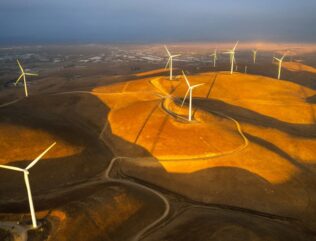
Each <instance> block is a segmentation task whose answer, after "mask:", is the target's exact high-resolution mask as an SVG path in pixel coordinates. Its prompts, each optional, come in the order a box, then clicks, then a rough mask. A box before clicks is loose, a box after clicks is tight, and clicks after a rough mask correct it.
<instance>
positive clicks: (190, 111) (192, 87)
mask: <svg viewBox="0 0 316 241" xmlns="http://www.w3.org/2000/svg"><path fill="white" fill-rule="evenodd" d="M182 74H183V77H184V79H185V82H186V83H187V86H188V90H187V92H186V94H185V96H184V99H183V101H182V104H181V107H183V104H184V102H185V100H186V98H187V96H188V94H190V100H189V116H188V120H189V121H191V120H192V90H193V89H194V88H196V87H198V86H201V85H204V83H203V84H197V85H192V86H191V84H190V82H189V80H188V78H187V76H186V75H185V73H184V71H183V70H182Z"/></svg>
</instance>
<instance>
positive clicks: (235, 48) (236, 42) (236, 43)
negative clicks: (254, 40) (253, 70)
mask: <svg viewBox="0 0 316 241" xmlns="http://www.w3.org/2000/svg"><path fill="white" fill-rule="evenodd" d="M238 43H239V41H237V42H236V44H235V46H234V48H233V51H235V49H236V47H237V45H238Z"/></svg>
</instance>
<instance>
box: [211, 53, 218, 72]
mask: <svg viewBox="0 0 316 241" xmlns="http://www.w3.org/2000/svg"><path fill="white" fill-rule="evenodd" d="M210 56H211V57H213V63H214V68H215V67H216V60H217V49H215V50H214V53H213V54H211V55H210Z"/></svg>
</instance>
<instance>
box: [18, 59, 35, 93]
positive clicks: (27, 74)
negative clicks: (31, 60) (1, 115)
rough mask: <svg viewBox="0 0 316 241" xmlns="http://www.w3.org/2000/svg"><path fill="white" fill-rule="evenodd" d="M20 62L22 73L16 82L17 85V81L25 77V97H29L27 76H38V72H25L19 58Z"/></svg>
mask: <svg viewBox="0 0 316 241" xmlns="http://www.w3.org/2000/svg"><path fill="white" fill-rule="evenodd" d="M16 61H17V62H18V65H19V67H20V70H21V75H20V77H19V78H18V79H17V81H16V82H15V85H17V83H18V82H19V81H20V79H21V78H22V77H23V82H24V91H25V97H28V92H27V85H26V76H38V75H37V74H32V73H26V72H24V69H23V68H22V66H21V64H20V62H19V60H18V59H17V60H16Z"/></svg>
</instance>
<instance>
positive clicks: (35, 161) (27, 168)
mask: <svg viewBox="0 0 316 241" xmlns="http://www.w3.org/2000/svg"><path fill="white" fill-rule="evenodd" d="M55 144H56V142H54V143H53V144H52V145H51V146H50V147H48V148H47V149H46V150H45V151H44V152H42V154H40V155H39V156H38V157H36V158H35V159H34V160H33V161H32V162H31V163H30V164H29V165H28V166H27V167H26V168H25V169H22V168H19V167H13V166H7V165H0V168H4V169H9V170H13V171H18V172H23V174H24V181H25V186H26V190H27V195H28V199H29V206H30V212H31V217H32V225H33V228H37V222H36V216H35V211H34V204H33V199H32V192H31V187H30V181H29V174H30V173H29V169H31V168H32V167H33V166H34V165H35V164H36V163H37V162H38V161H39V160H40V159H41V158H42V157H43V156H44V155H45V154H46V153H47V152H48V151H49V150H50V149H51V148H52V147H53V146H54V145H55Z"/></svg>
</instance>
